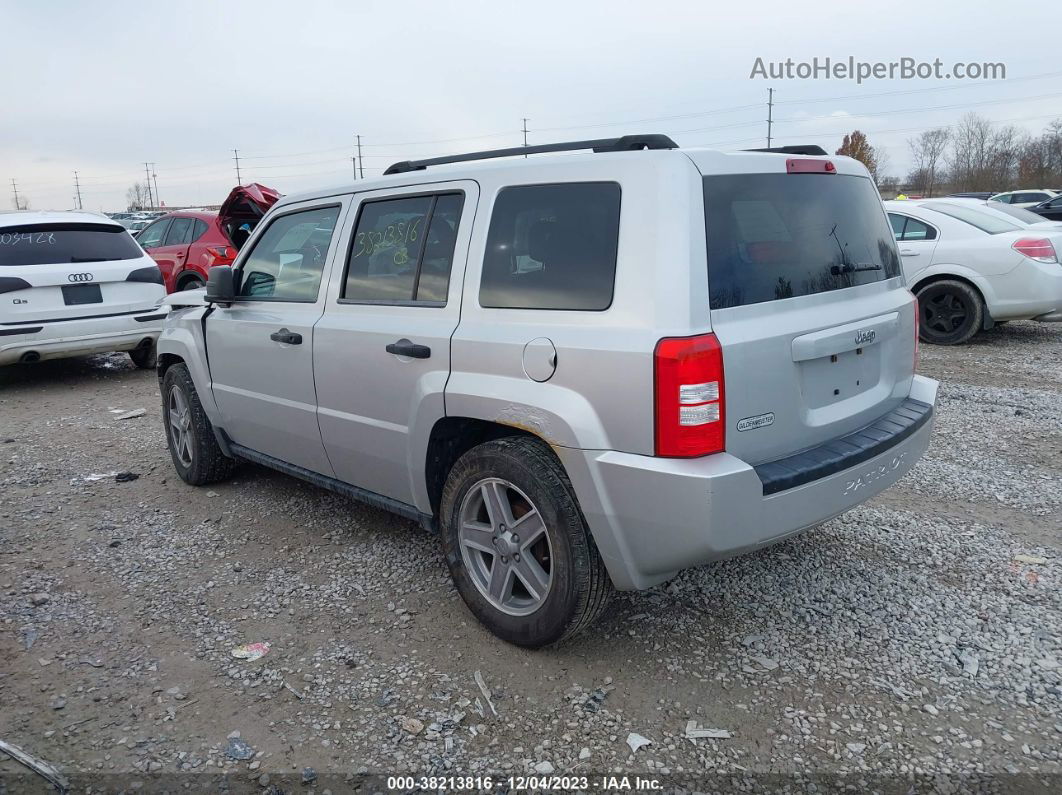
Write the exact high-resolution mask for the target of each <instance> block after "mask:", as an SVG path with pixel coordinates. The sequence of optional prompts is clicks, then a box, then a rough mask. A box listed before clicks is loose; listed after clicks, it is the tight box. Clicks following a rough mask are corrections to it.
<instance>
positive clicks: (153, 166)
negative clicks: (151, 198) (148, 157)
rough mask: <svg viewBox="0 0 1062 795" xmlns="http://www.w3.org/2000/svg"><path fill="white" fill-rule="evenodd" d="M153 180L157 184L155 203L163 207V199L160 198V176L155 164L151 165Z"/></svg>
mask: <svg viewBox="0 0 1062 795" xmlns="http://www.w3.org/2000/svg"><path fill="white" fill-rule="evenodd" d="M151 179H152V181H153V182H154V183H155V201H156V202H157V203H158V204H159V205H160V206H161V204H162V199H160V198H159V175H158V174H156V173H155V164H154V163H152V164H151Z"/></svg>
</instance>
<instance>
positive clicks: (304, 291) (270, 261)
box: [239, 206, 339, 302]
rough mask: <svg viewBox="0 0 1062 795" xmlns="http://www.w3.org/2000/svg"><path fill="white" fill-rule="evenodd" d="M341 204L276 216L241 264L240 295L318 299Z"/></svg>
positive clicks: (270, 299) (258, 297)
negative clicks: (322, 274)
mask: <svg viewBox="0 0 1062 795" xmlns="http://www.w3.org/2000/svg"><path fill="white" fill-rule="evenodd" d="M338 215H339V207H338V206H330V207H315V208H314V209H312V210H302V211H300V212H295V213H288V214H287V215H282V216H279V217H278V218H276V219H274V220H273V221H272V222H271V223H270V224H269V226H268V227H266V230H265V231H264V232H263V233H262V235H261V236H260V237H259V238H258V240H257V241H255V244H254V248H253V249H252V250H251V252H250V254H249V255H248V256H247V259H245V260H244V262H243V265H242V266H241V269H240V272H241V280H240V291H239V296H240V297H241V298H245V299H248V300H254V301H309V302H313V301H316V300H317V294H318V291H319V289H320V287H321V273H322V272H323V270H324V265H325V258H326V257H327V255H328V247H329V245H330V244H331V242H332V232H333V230H334V229H335V226H336V218H337V217H338Z"/></svg>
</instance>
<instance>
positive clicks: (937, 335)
mask: <svg viewBox="0 0 1062 795" xmlns="http://www.w3.org/2000/svg"><path fill="white" fill-rule="evenodd" d="M918 311H919V313H920V315H919V324H918V326H919V337H920V338H921V339H922V341H923V342H928V343H929V344H930V345H962V344H963V343H965V342H969V341H970V340H971V339H973V337H974V335H975V334H977V332H979V331H980V330H981V327H982V326H983V324H984V319H985V305H984V301H982V300H981V294H980V293H978V292H977V290H975V289H974V288H973V287H971V286H970V285H969V284H967V283H966V282H960V281H955V280H953V279H944V280H943V281H939V282H933V283H932V284H930V285H927V286H926V287H923V288H922V289H921V290H919V291H918Z"/></svg>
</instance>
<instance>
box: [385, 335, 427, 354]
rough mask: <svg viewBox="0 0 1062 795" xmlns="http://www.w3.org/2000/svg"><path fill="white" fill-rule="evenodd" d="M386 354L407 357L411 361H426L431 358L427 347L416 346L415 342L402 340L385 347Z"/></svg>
mask: <svg viewBox="0 0 1062 795" xmlns="http://www.w3.org/2000/svg"><path fill="white" fill-rule="evenodd" d="M386 350H387V352H388V353H393V354H395V356H409V357H410V358H413V359H427V358H428V357H429V356H431V348H429V347H428V346H427V345H417V343H415V342H410V341H409V340H407V339H405V338H403V339H400V340H399V341H398V342H392V343H391V344H390V345H388V346H387V349H386Z"/></svg>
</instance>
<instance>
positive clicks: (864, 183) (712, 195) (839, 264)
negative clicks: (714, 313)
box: [704, 173, 900, 309]
mask: <svg viewBox="0 0 1062 795" xmlns="http://www.w3.org/2000/svg"><path fill="white" fill-rule="evenodd" d="M704 208H705V223H706V227H707V231H708V286H709V291H710V301H711V308H712V309H723V308H725V307H731V306H743V305H745V304H758V303H762V302H764V301H775V300H778V299H781V298H795V297H797V296H801V295H813V294H815V293H824V292H828V291H831V290H843V289H845V288H847V287H855V286H858V285H861V284H871V283H873V282H880V281H883V280H884V279H891V278H892V277H893V276H898V275H899V274H900V261H899V257H898V255H897V253H896V243H895V241H894V240H893V236H892V230H891V229H890V228H889V224H888V222H887V221H886V220H885V213H884V212H883V211H882V207H881V199H880V197H879V196H878V191H877V189H876V188H875V187H874V185H873V184H872V183H871V181H870V180H869V179H867V178H866V177H858V176H849V175H842V174H799V173H798V174H725V175H719V176H710V177H705V178H704Z"/></svg>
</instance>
